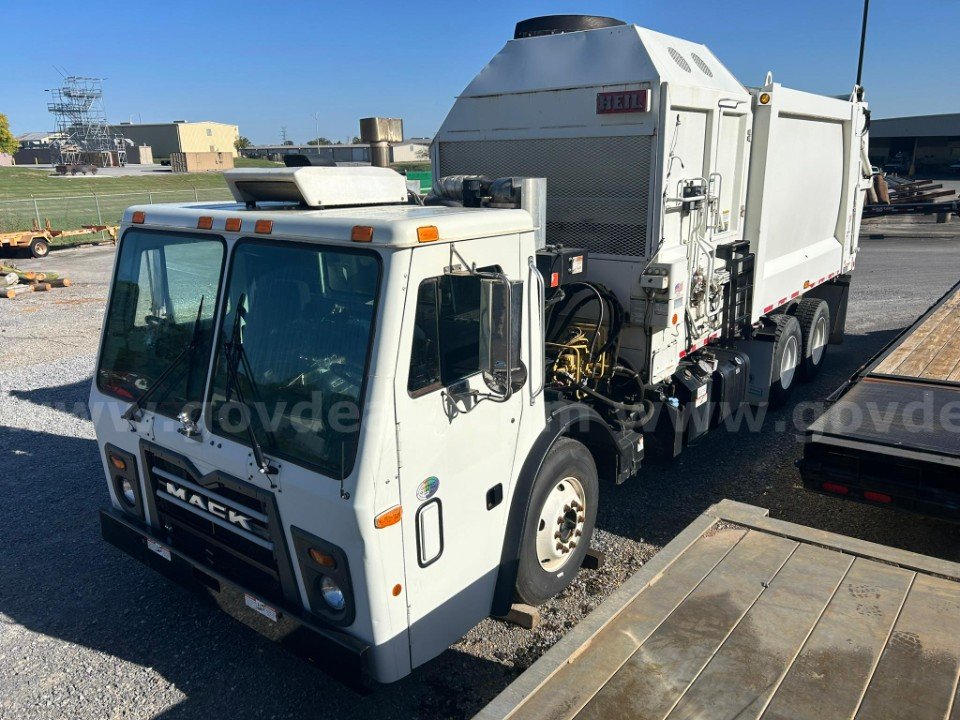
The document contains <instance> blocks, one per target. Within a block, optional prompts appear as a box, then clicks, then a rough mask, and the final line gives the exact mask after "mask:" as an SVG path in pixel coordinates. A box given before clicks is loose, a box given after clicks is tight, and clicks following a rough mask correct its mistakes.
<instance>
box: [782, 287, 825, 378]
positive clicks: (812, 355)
mask: <svg viewBox="0 0 960 720" xmlns="http://www.w3.org/2000/svg"><path fill="white" fill-rule="evenodd" d="M790 314H791V315H793V316H794V317H795V318H796V319H797V322H798V323H800V334H801V335H802V336H803V360H802V361H801V363H800V379H801V380H813V378H815V377H816V376H817V374H818V373H819V372H820V368H822V367H823V361H824V359H825V358H826V355H827V344H828V343H829V342H830V306H829V305H827V303H826V301H825V300H821V299H820V298H804V299H803V300H801V301H800V302H799V303H798V304H797V305H796V306H795V307H794V308H793V311H792V312H791V313H790Z"/></svg>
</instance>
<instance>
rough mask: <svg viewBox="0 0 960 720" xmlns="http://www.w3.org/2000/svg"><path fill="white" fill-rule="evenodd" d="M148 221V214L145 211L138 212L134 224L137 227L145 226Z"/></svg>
mask: <svg viewBox="0 0 960 720" xmlns="http://www.w3.org/2000/svg"><path fill="white" fill-rule="evenodd" d="M146 221H147V214H146V213H145V212H144V211H143V210H137V211H136V212H135V213H134V214H133V222H135V223H136V224H137V225H143V224H144V223H145V222H146Z"/></svg>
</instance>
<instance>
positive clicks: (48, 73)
mask: <svg viewBox="0 0 960 720" xmlns="http://www.w3.org/2000/svg"><path fill="white" fill-rule="evenodd" d="M41 6H42V7H41ZM80 7H81V6H79V5H77V4H75V3H65V2H61V1H60V0H55V1H53V2H46V3H41V4H40V5H38V4H36V3H27V2H15V3H8V4H7V7H5V8H4V11H3V27H4V28H5V32H4V37H3V41H2V43H0V68H2V69H3V70H4V71H5V72H4V73H3V79H2V81H0V112H3V113H6V114H7V115H8V116H9V117H10V121H11V125H12V129H13V131H14V132H15V133H18V134H19V133H22V132H27V131H34V130H47V129H50V128H52V126H53V123H52V118H51V117H50V116H49V114H48V113H47V111H46V93H44V92H43V90H44V89H45V88H52V87H56V86H57V85H58V83H59V80H60V74H59V72H58V71H57V69H56V68H57V67H61V68H64V69H65V70H66V71H67V72H68V73H71V74H76V75H92V76H98V77H105V78H107V82H106V93H105V96H106V106H107V114H108V116H109V118H110V120H111V121H112V122H120V121H122V120H130V119H133V120H134V121H135V122H136V121H138V120H139V119H141V118H142V120H143V121H144V122H148V121H170V120H173V119H180V118H184V119H189V120H217V121H221V122H229V123H236V124H238V125H239V126H240V132H241V133H242V134H244V135H246V136H248V137H250V138H251V140H253V141H254V142H255V143H277V142H279V141H280V127H281V126H282V125H286V126H287V132H288V136H289V137H290V139H292V140H295V141H297V142H303V141H306V140H307V139H309V138H311V137H313V136H314V134H315V130H314V127H315V121H314V117H313V116H314V114H315V113H317V112H320V113H321V114H322V116H321V120H320V134H321V135H323V136H326V137H329V138H332V139H334V140H336V139H346V138H348V137H351V136H353V135H355V134H358V132H359V130H358V123H357V120H358V118H360V117H365V116H369V115H387V116H391V117H402V118H403V119H404V129H405V132H406V135H407V136H408V137H412V136H418V135H431V134H432V133H433V132H434V131H435V130H436V129H437V127H438V126H439V124H440V122H441V121H442V120H443V117H444V115H445V114H446V112H447V110H448V108H449V107H450V105H451V103H452V102H453V99H454V97H455V96H456V95H457V93H459V92H460V91H461V90H462V89H463V88H464V87H465V86H466V85H467V83H468V82H469V81H470V80H471V79H472V78H473V76H474V75H475V74H476V73H477V72H478V71H479V70H480V69H481V68H482V67H483V66H484V65H485V64H486V62H487V61H488V60H489V59H490V58H491V57H492V56H493V55H494V54H495V53H496V52H497V51H498V50H499V49H500V48H501V47H502V46H503V44H504V43H505V42H506V41H507V40H508V39H509V38H510V37H512V34H513V26H514V23H515V22H516V21H517V20H520V19H523V18H526V17H531V16H535V15H545V14H554V13H580V12H586V13H591V14H596V15H611V16H613V17H617V18H620V19H622V20H625V21H626V22H630V23H636V24H638V25H642V26H645V27H649V28H652V29H655V30H658V31H661V32H665V33H668V34H672V35H679V36H681V37H685V38H688V39H690V40H695V41H698V42H703V43H705V44H706V45H708V46H709V47H710V48H711V49H712V50H713V51H714V53H715V54H716V55H717V56H718V57H719V58H720V60H721V61H722V62H724V63H725V64H726V65H727V66H728V67H729V68H730V69H731V70H732V71H733V73H734V75H736V76H737V78H738V79H739V80H740V81H741V82H742V83H744V84H746V85H757V84H760V83H761V82H762V81H763V77H764V74H765V73H766V71H767V70H773V71H774V77H775V79H776V80H778V81H779V82H782V83H784V84H785V85H789V86H792V87H796V88H799V89H802V90H810V91H813V92H822V93H827V94H839V93H844V92H847V91H849V89H850V87H851V86H852V84H853V81H854V79H855V75H856V59H857V45H858V41H859V32H860V15H861V11H862V3H861V0H793V1H792V2H788V1H785V0H722V1H721V2H718V1H717V0H710V1H705V0H686V1H685V2H677V1H675V0H674V1H673V2H664V1H663V0H640V1H638V0H634V2H593V3H588V2H566V1H561V2H544V1H542V0H540V1H537V2H514V3H505V2H484V3H464V2H449V0H448V1H447V2H442V3H441V2H432V1H427V2H420V3H417V4H412V3H404V2H396V0H393V1H392V2H382V1H380V0H370V1H368V2H365V3H355V2H354V3H339V2H318V1H314V2H293V1H284V0H275V1H274V2H260V1H258V2H248V0H231V1H230V2H227V1H225V0H216V1H213V2H206V1H204V0H192V1H191V2H185V1H183V0H161V1H157V2H150V3H139V2H135V3H130V2H122V3H121V2H110V1H109V0H87V1H86V4H85V5H83V6H82V7H83V12H82V14H81V13H78V8H80ZM84 18H88V19H90V20H91V21H95V22H96V23H97V25H96V26H94V25H90V26H89V27H86V28H85V27H83V25H82V22H83V20H84ZM61 24H62V25H66V26H71V25H75V27H73V28H72V29H71V30H69V31H63V30H60V29H58V26H60V25H61ZM958 28H960V1H958V0H907V1H906V2H905V1H904V0H873V3H872V7H871V17H870V29H869V36H868V46H867V61H866V66H865V70H864V85H865V86H866V88H867V96H868V99H869V100H870V102H871V104H872V106H873V108H874V117H890V116H896V115H914V114H917V115H920V114H930V113H939V112H960V84H958V83H957V82H956V79H955V78H956V77H957V74H958V72H960V62H958V61H960V42H958V40H957V37H958V35H957V33H958ZM98 37H102V38H103V40H102V41H101V42H98V41H97V39H98ZM81 38H83V39H81ZM887 58H889V59H891V62H889V63H887V62H885V59H887Z"/></svg>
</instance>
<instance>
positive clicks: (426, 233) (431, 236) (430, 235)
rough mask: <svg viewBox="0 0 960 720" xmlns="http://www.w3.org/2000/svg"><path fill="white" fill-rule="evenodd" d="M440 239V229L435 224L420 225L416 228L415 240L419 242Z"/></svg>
mask: <svg viewBox="0 0 960 720" xmlns="http://www.w3.org/2000/svg"><path fill="white" fill-rule="evenodd" d="M439 239H440V231H439V230H437V226H436V225H422V226H421V227H418V228H417V240H419V241H420V242H433V241H434V240H439Z"/></svg>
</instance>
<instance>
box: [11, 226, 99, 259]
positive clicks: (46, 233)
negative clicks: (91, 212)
mask: <svg viewBox="0 0 960 720" xmlns="http://www.w3.org/2000/svg"><path fill="white" fill-rule="evenodd" d="M100 231H105V232H107V234H108V235H109V236H110V238H111V239H112V240H113V241H114V242H116V240H117V226H116V225H82V226H81V227H80V229H79V230H54V229H52V228H51V227H50V221H49V220H47V222H46V223H45V225H44V227H43V228H41V227H40V225H39V224H38V223H37V221H36V220H34V221H33V227H32V228H31V229H30V230H17V231H16V232H8V233H0V250H2V249H3V248H4V247H10V248H22V249H26V250H28V251H29V253H30V255H31V257H35V258H42V257H46V256H47V254H48V253H49V252H50V242H51V240H53V239H54V238H64V237H72V236H74V235H86V234H88V233H93V232H100Z"/></svg>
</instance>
